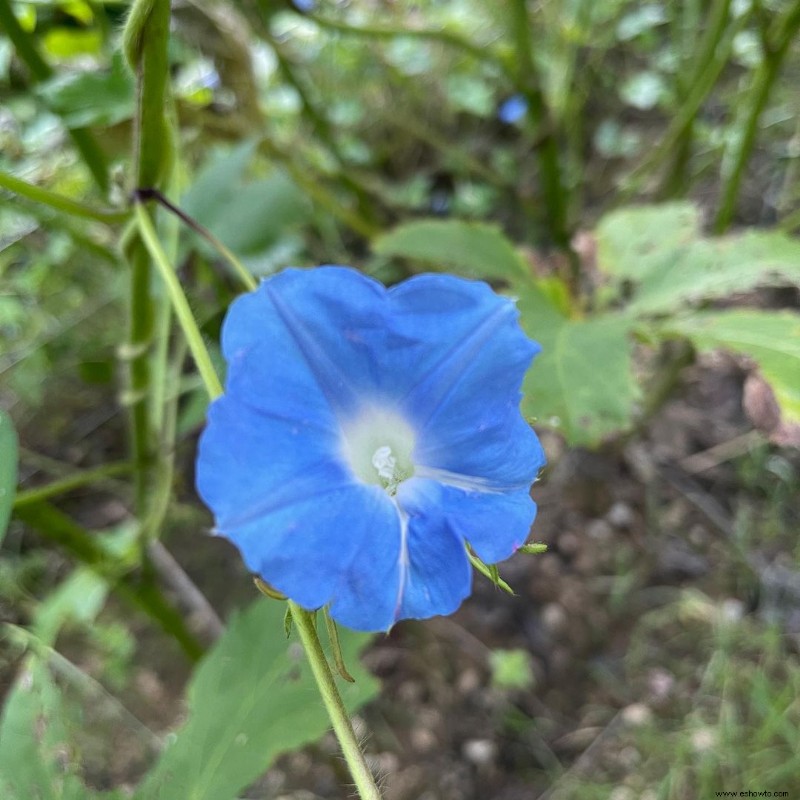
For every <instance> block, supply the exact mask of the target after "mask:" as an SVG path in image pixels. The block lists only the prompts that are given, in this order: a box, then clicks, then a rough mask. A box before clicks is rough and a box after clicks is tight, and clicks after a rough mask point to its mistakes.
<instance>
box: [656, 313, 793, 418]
mask: <svg viewBox="0 0 800 800" xmlns="http://www.w3.org/2000/svg"><path fill="white" fill-rule="evenodd" d="M662 330H664V331H666V332H668V333H671V334H677V335H680V336H686V337H688V338H689V339H690V340H691V341H692V343H693V344H694V345H695V347H697V348H698V349H699V350H714V349H716V348H725V349H727V350H732V351H733V352H735V353H741V354H742V355H745V356H749V357H750V358H752V359H753V360H754V361H755V362H756V364H757V365H758V367H759V369H760V370H761V374H762V375H763V376H764V378H765V379H766V380H767V381H768V382H769V384H770V385H771V386H772V390H773V391H774V392H775V398H776V399H777V401H778V405H779V406H780V408H781V411H782V413H783V415H784V416H785V419H786V420H787V421H794V422H800V314H796V313H793V312H789V311H749V310H741V311H740V310H736V311H713V312H706V313H698V314H692V315H690V316H684V317H677V318H675V319H672V320H670V321H669V322H668V323H667V324H666V325H665V326H664V328H663V329H662Z"/></svg>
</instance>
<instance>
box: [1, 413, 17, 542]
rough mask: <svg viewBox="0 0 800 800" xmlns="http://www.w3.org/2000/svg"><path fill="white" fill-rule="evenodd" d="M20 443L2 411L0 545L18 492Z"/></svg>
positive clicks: (12, 426) (11, 424) (9, 418)
mask: <svg viewBox="0 0 800 800" xmlns="http://www.w3.org/2000/svg"><path fill="white" fill-rule="evenodd" d="M18 460H19V443H18V441H17V432H16V431H15V430H14V425H13V423H12V422H11V417H9V416H8V414H6V413H5V411H3V410H2V409H0V543H2V541H3V538H4V537H5V535H6V530H7V528H8V521H9V519H10V518H11V509H12V508H13V506H14V496H15V494H16V491H17V462H18Z"/></svg>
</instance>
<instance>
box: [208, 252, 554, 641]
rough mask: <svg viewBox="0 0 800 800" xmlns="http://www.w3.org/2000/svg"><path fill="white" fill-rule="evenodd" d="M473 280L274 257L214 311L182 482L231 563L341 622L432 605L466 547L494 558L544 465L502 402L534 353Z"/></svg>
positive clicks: (445, 605)
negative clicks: (200, 422) (211, 389)
mask: <svg viewBox="0 0 800 800" xmlns="http://www.w3.org/2000/svg"><path fill="white" fill-rule="evenodd" d="M517 317H518V314H517V310H516V308H515V306H514V304H513V303H512V302H511V301H510V300H508V299H505V298H502V297H499V296H498V295H496V294H495V293H494V292H493V291H492V290H491V289H490V288H489V286H487V285H486V284H484V283H480V282H475V281H467V280H462V279H460V278H454V277H451V276H447V275H422V276H419V277H415V278H411V279H410V280H408V281H405V282H404V283H401V284H398V285H397V286H394V287H392V288H390V289H386V288H385V287H384V286H383V285H382V284H380V283H378V282H377V281H375V280H372V279H371V278H367V277H365V276H364V275H362V274H360V273H358V272H356V271H355V270H352V269H348V268H344V267H320V268H318V269H314V270H298V269H287V270H285V271H284V272H282V273H280V274H278V275H276V276H274V277H271V278H269V279H267V280H265V281H263V282H262V283H261V285H260V286H259V288H258V289H257V290H256V291H255V292H252V293H250V294H247V295H244V296H242V297H240V298H238V299H237V300H236V301H235V302H234V303H233V304H232V306H231V308H230V310H229V312H228V316H227V318H226V320H225V324H224V326H223V331H222V350H223V354H224V356H225V359H226V361H227V362H228V375H227V381H226V390H225V394H224V395H223V396H222V397H220V398H219V399H217V400H216V401H214V403H213V404H212V405H211V408H210V409H209V414H208V425H207V427H206V429H205V431H204V433H203V435H202V438H201V440H200V451H199V457H198V464H197V486H198V490H199V492H200V495H201V497H202V498H203V500H204V501H205V502H206V503H207V504H208V506H209V507H210V508H211V509H212V511H213V512H214V515H215V519H216V531H217V532H218V533H220V534H221V535H223V536H225V537H227V538H228V539H230V540H231V541H232V542H233V543H234V544H235V545H236V546H237V547H238V548H239V550H240V551H241V554H242V556H243V558H244V561H245V563H246V564H247V566H248V568H249V569H250V570H251V571H252V572H254V573H257V574H258V575H259V576H261V577H262V578H263V579H264V580H265V581H267V582H268V583H269V584H271V585H272V586H273V587H275V588H277V589H279V590H280V591H281V592H283V593H284V594H286V595H287V596H288V597H289V598H291V599H292V600H294V601H295V602H296V603H299V604H300V605H301V606H303V607H304V608H308V609H313V608H318V607H320V606H322V605H325V604H326V603H329V604H330V613H331V616H332V617H333V618H334V619H336V620H337V621H339V622H341V623H342V624H344V625H347V626H349V627H351V628H355V629H357V630H363V631H377V630H386V629H388V628H390V627H391V626H392V624H393V623H395V622H396V621H397V620H399V619H405V618H409V617H414V618H425V617H430V616H433V615H435V614H449V613H451V612H453V611H455V610H456V608H458V606H459V605H460V604H461V602H462V601H463V600H464V598H465V597H467V595H468V594H469V592H470V586H471V580H472V570H471V565H470V563H469V560H468V557H467V552H466V549H465V542H469V544H470V546H471V547H472V548H473V550H474V552H475V553H476V554H477V555H478V556H479V557H480V558H481V559H482V560H483V561H485V562H487V563H495V562H497V561H500V560H502V559H504V558H507V557H508V556H510V555H511V554H512V553H513V552H514V551H515V550H516V549H517V548H518V547H519V546H520V545H521V544H523V543H524V542H525V540H526V538H527V536H528V533H529V529H530V525H531V523H532V522H533V518H534V516H535V513H536V506H535V504H534V502H533V501H532V500H531V498H530V495H529V490H530V485H531V483H532V482H533V480H534V479H535V477H536V475H537V473H538V472H539V470H540V468H541V467H542V465H543V464H544V456H543V453H542V449H541V447H540V445H539V441H538V439H537V438H536V435H535V434H534V433H533V431H532V430H531V428H530V426H529V425H528V424H527V423H526V422H525V420H524V419H523V418H522V416H521V414H520V411H519V401H520V385H521V383H522V377H523V375H524V373H525V371H526V369H527V368H528V365H529V364H530V362H531V359H532V358H533V356H534V355H535V354H536V352H537V351H538V349H539V347H538V345H535V344H534V343H533V342H531V341H530V340H529V339H527V338H526V337H525V335H524V334H523V332H522V330H521V329H520V327H519V324H518V322H517Z"/></svg>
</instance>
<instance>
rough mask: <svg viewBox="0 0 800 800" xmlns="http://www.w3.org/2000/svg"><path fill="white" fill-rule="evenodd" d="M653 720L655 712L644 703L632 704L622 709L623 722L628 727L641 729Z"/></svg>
mask: <svg viewBox="0 0 800 800" xmlns="http://www.w3.org/2000/svg"><path fill="white" fill-rule="evenodd" d="M652 718H653V712H652V711H651V710H650V707H649V706H646V705H645V704H644V703H631V704H630V705H629V706H626V707H625V708H623V709H622V720H623V721H624V722H626V723H627V724H628V725H632V726H634V727H639V726H640V725H644V724H646V723H647V722H649V721H650V720H651V719H652Z"/></svg>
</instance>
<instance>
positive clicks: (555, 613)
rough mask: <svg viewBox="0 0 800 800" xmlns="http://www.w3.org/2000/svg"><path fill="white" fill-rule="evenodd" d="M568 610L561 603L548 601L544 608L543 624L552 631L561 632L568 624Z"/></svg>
mask: <svg viewBox="0 0 800 800" xmlns="http://www.w3.org/2000/svg"><path fill="white" fill-rule="evenodd" d="M567 621H568V617H567V612H566V611H564V607H563V606H562V605H560V604H559V603H548V604H547V605H546V606H545V607H544V608H543V609H542V625H544V627H545V628H547V630H548V631H550V633H554V634H556V633H559V632H560V631H563V630H564V628H566V626H567Z"/></svg>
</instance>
